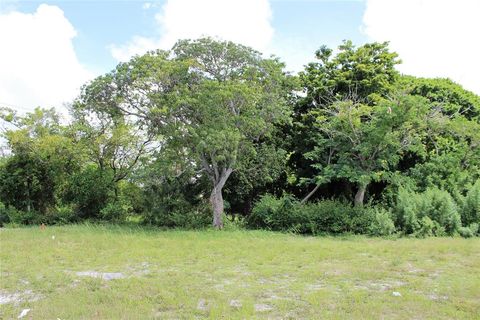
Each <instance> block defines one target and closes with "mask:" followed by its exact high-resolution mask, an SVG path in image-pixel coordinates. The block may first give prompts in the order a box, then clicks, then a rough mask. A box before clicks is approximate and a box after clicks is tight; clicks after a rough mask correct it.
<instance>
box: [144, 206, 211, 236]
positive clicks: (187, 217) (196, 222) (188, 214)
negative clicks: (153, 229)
mask: <svg viewBox="0 0 480 320" xmlns="http://www.w3.org/2000/svg"><path fill="white" fill-rule="evenodd" d="M143 223H144V224H148V225H155V226H161V227H167V228H181V229H200V228H205V227H207V226H209V225H211V224H212V212H211V209H210V206H209V205H208V203H206V202H200V203H199V204H197V205H191V204H190V203H188V202H186V201H182V200H179V199H177V200H173V199H172V200H171V201H168V202H166V203H163V204H162V203H156V204H155V206H152V207H151V208H150V209H149V210H148V211H146V212H145V213H144V214H143Z"/></svg>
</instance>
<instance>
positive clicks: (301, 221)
mask: <svg viewBox="0 0 480 320" xmlns="http://www.w3.org/2000/svg"><path fill="white" fill-rule="evenodd" d="M301 209H303V208H301V206H300V202H299V201H298V200H297V199H295V197H293V196H291V195H284V196H282V197H280V198H278V199H277V198H275V197H274V196H272V195H269V194H267V195H265V196H263V197H262V198H261V199H260V200H259V201H258V202H257V203H256V204H255V205H254V207H253V210H252V213H251V214H250V216H249V217H248V220H247V224H248V226H250V227H252V228H260V229H269V230H275V231H292V232H296V233H305V232H306V230H305V229H306V228H307V221H306V215H305V214H304V213H303V212H302V210H301Z"/></svg>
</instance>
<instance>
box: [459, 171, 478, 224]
mask: <svg viewBox="0 0 480 320" xmlns="http://www.w3.org/2000/svg"><path fill="white" fill-rule="evenodd" d="M461 215H462V222H463V225H465V226H467V225H469V224H471V223H477V224H480V179H479V180H477V182H475V184H474V185H473V186H472V187H471V188H470V190H468V193H467V195H466V197H465V198H464V199H463V206H462V212H461Z"/></svg>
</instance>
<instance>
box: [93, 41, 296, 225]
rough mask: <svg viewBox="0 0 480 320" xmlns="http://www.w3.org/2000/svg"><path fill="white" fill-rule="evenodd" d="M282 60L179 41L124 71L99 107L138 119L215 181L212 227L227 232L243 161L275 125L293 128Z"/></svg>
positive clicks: (108, 80)
mask: <svg viewBox="0 0 480 320" xmlns="http://www.w3.org/2000/svg"><path fill="white" fill-rule="evenodd" d="M283 67H284V65H283V64H282V63H281V62H279V61H278V60H277V59H275V58H272V59H264V58H263V57H262V56H261V54H260V53H258V52H256V51H254V50H252V49H250V48H248V47H245V46H242V45H237V44H234V43H232V42H220V41H215V40H212V39H210V38H206V39H199V40H184V41H179V42H178V43H177V44H176V45H175V46H174V48H173V50H172V51H171V52H165V51H155V52H150V53H148V54H146V55H143V56H140V57H135V58H133V59H132V60H131V61H129V62H128V63H124V64H120V65H119V66H118V67H117V68H116V69H115V70H114V71H112V72H111V73H109V74H108V75H106V76H105V79H104V80H103V81H102V82H103V88H102V89H101V90H100V91H98V93H99V94H98V95H97V98H96V99H97V100H101V101H103V100H104V97H105V96H108V97H109V98H108V99H107V101H108V103H107V104H108V105H109V106H111V107H113V108H114V109H116V110H118V111H119V112H121V113H122V114H123V115H124V116H126V117H133V118H134V119H136V123H137V125H138V126H146V127H147V128H148V130H149V131H150V132H152V133H154V134H155V135H156V137H157V140H156V142H157V144H158V146H159V147H160V148H173V149H176V150H178V151H179V152H180V151H181V153H182V154H183V156H184V157H186V158H188V159H190V160H189V161H191V162H193V163H195V164H196V165H197V166H198V168H199V169H200V171H199V172H198V174H204V175H206V176H207V177H208V178H209V179H210V181H211V186H212V189H211V192H210V202H211V205H212V210H213V225H214V226H215V227H217V228H221V227H222V226H223V221H222V214H223V210H224V202H223V195H222V190H223V187H224V186H225V183H226V181H227V180H228V178H229V177H230V175H231V174H232V172H233V171H234V170H235V169H236V168H237V167H238V163H239V161H241V159H242V158H244V157H245V155H247V154H251V153H252V152H254V143H255V142H257V141H259V140H260V139H261V138H262V137H264V136H268V135H269V134H270V132H271V131H272V129H273V128H274V125H275V124H276V123H279V122H282V121H288V119H289V112H288V111H289V108H288V105H287V103H286V97H285V96H286V95H285V92H286V90H287V91H288V88H289V78H288V76H287V74H285V73H284V72H283Z"/></svg>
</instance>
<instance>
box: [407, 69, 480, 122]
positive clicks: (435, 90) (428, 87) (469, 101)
mask: <svg viewBox="0 0 480 320" xmlns="http://www.w3.org/2000/svg"><path fill="white" fill-rule="evenodd" d="M398 85H399V86H400V87H402V89H404V90H407V91H408V92H409V93H410V94H412V95H419V96H422V97H425V98H427V99H428V100H429V101H430V102H431V103H432V104H433V105H435V106H437V107H439V108H441V110H442V112H443V113H445V114H447V115H454V114H458V113H461V114H462V115H463V116H465V117H466V118H468V119H479V117H480V97H479V96H478V95H476V94H474V93H473V92H470V91H468V90H465V89H464V88H462V86H460V85H459V84H456V83H455V82H453V81H452V80H450V79H440V78H436V79H426V78H415V77H412V76H402V77H401V78H400V81H399V83H398Z"/></svg>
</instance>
